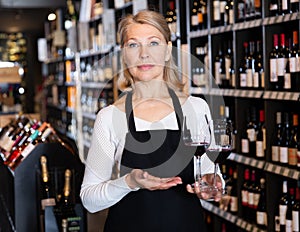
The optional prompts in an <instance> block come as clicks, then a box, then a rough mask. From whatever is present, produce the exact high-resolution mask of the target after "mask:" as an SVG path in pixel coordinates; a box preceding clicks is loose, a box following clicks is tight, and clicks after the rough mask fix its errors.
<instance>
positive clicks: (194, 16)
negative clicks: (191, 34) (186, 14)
mask: <svg viewBox="0 0 300 232" xmlns="http://www.w3.org/2000/svg"><path fill="white" fill-rule="evenodd" d="M197 30H198V1H197V0H193V4H192V7H191V31H197Z"/></svg>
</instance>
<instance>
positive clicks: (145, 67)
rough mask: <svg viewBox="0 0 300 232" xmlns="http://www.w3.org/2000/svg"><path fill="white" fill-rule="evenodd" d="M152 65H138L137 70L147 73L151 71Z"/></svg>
mask: <svg viewBox="0 0 300 232" xmlns="http://www.w3.org/2000/svg"><path fill="white" fill-rule="evenodd" d="M153 66H154V65H152V64H143V65H138V66H137V67H138V69H140V70H142V71H147V70H149V69H151V68H152V67H153Z"/></svg>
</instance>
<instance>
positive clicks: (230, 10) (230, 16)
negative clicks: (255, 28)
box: [224, 0, 234, 25]
mask: <svg viewBox="0 0 300 232" xmlns="http://www.w3.org/2000/svg"><path fill="white" fill-rule="evenodd" d="M233 23H234V1H233V0H227V3H226V6H225V17H224V24H225V25H232V24H233Z"/></svg>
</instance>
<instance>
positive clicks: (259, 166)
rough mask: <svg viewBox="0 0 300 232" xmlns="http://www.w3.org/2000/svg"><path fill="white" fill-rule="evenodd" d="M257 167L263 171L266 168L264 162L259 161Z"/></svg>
mask: <svg viewBox="0 0 300 232" xmlns="http://www.w3.org/2000/svg"><path fill="white" fill-rule="evenodd" d="M257 167H258V168H260V169H262V168H263V167H264V161H259V162H258V164H257Z"/></svg>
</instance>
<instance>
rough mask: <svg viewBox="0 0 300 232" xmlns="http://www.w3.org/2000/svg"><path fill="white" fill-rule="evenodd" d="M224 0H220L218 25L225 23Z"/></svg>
mask: <svg viewBox="0 0 300 232" xmlns="http://www.w3.org/2000/svg"><path fill="white" fill-rule="evenodd" d="M226 3H227V2H226V0H220V26H224V25H227V24H225V8H226Z"/></svg>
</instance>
